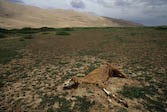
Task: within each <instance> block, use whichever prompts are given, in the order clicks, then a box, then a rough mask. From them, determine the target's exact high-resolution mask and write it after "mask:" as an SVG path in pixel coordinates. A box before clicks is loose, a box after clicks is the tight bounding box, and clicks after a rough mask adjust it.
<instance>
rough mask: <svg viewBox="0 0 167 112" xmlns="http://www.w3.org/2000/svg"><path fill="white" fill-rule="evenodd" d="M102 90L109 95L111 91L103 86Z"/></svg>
mask: <svg viewBox="0 0 167 112" xmlns="http://www.w3.org/2000/svg"><path fill="white" fill-rule="evenodd" d="M103 91H104V92H105V93H106V94H107V95H110V94H111V92H110V91H108V90H106V89H105V88H103Z"/></svg>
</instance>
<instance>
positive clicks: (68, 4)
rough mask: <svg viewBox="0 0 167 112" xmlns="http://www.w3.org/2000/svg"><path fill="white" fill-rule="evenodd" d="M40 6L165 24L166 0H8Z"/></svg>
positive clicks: (146, 22) (145, 23)
mask: <svg viewBox="0 0 167 112" xmlns="http://www.w3.org/2000/svg"><path fill="white" fill-rule="evenodd" d="M8 1H12V2H17V3H21V4H25V5H33V6H38V7H41V8H51V9H72V10H77V11H82V12H86V13H90V14H94V15H99V16H107V17H112V18H121V19H125V20H130V21H135V22H138V23H142V24H144V25H167V0H8Z"/></svg>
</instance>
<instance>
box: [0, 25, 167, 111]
mask: <svg viewBox="0 0 167 112" xmlns="http://www.w3.org/2000/svg"><path fill="white" fill-rule="evenodd" d="M28 30H29V29H24V30H23V31H20V32H24V33H25V32H29V31H28ZM30 30H31V31H33V32H36V33H33V34H32V36H33V37H35V38H34V39H25V40H24V41H19V38H11V39H1V40H0V51H1V54H0V62H5V63H0V76H1V77H0V90H1V93H0V111H32V110H34V111H50V112H52V111H55V110H57V111H58V110H59V111H71V110H73V111H77V110H78V111H83V110H85V111H92V110H97V109H99V110H100V111H107V110H110V111H111V110H112V111H137V110H138V111H157V112H159V111H162V112H165V111H167V109H166V108H167V106H166V105H167V102H166V99H167V95H166V94H167V92H166V89H167V88H166V84H167V83H166V82H167V77H166V74H167V71H166V70H167V67H166V66H167V60H166V59H167V38H166V37H167V32H166V29H165V28H164V27H163V28H161V27H159V28H154V27H153V28H142V27H141V28H84V29H81V28H80V29H72V30H71V28H69V29H68V28H67V29H63V30H64V31H72V32H70V34H71V35H68V38H65V37H63V36H62V38H59V36H58V35H55V29H49V28H43V29H40V30H37V29H30ZM46 30H47V31H46ZM61 30H62V29H61ZM24 33H19V31H17V34H16V37H17V35H18V37H20V36H21V37H24V36H25V35H26V33H25V34H24ZM43 33H45V35H44V34H43ZM8 36H9V38H10V36H11V35H8ZM4 49H5V50H7V51H8V52H4V51H3V50H4ZM2 51H3V52H2ZM15 53H16V55H15ZM6 59H7V61H6ZM106 62H110V63H112V64H115V65H117V66H118V67H119V68H120V69H121V71H124V72H125V73H126V74H128V75H129V77H130V78H132V79H133V80H130V79H128V80H118V79H111V80H109V82H107V83H106V84H107V88H108V89H109V90H111V91H112V92H113V93H115V94H117V95H119V96H120V97H121V98H122V99H124V100H125V101H127V102H128V104H129V108H124V107H122V106H121V105H119V104H116V103H115V102H114V101H113V103H112V104H108V102H107V98H106V96H105V94H104V93H103V92H102V91H100V90H99V89H98V88H96V87H94V86H92V85H83V86H81V87H79V89H76V90H69V91H63V90H62V83H63V82H64V81H65V80H66V79H68V78H70V77H72V76H78V77H80V76H84V75H86V74H88V73H89V72H91V71H92V70H94V69H95V68H96V67H98V66H100V65H102V64H104V63H106ZM133 81H134V82H133ZM135 82H138V83H135ZM84 107H85V108H84Z"/></svg>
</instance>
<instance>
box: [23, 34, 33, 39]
mask: <svg viewBox="0 0 167 112" xmlns="http://www.w3.org/2000/svg"><path fill="white" fill-rule="evenodd" d="M23 38H24V39H33V38H34V37H33V36H32V35H26V36H24V37H23Z"/></svg>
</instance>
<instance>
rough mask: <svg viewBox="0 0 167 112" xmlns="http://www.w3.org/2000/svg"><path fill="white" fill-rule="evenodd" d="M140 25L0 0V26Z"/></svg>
mask: <svg viewBox="0 0 167 112" xmlns="http://www.w3.org/2000/svg"><path fill="white" fill-rule="evenodd" d="M109 26H114V27H116V26H141V24H137V23H134V22H129V21H124V20H119V19H112V18H106V17H101V16H94V15H91V14H86V13H82V12H77V11H72V10H62V9H54V10H53V9H42V8H39V7H34V6H26V5H21V4H16V3H12V2H7V1H3V0H0V27H1V28H8V29H11V28H23V27H33V28H39V27H56V28H59V27H109Z"/></svg>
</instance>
